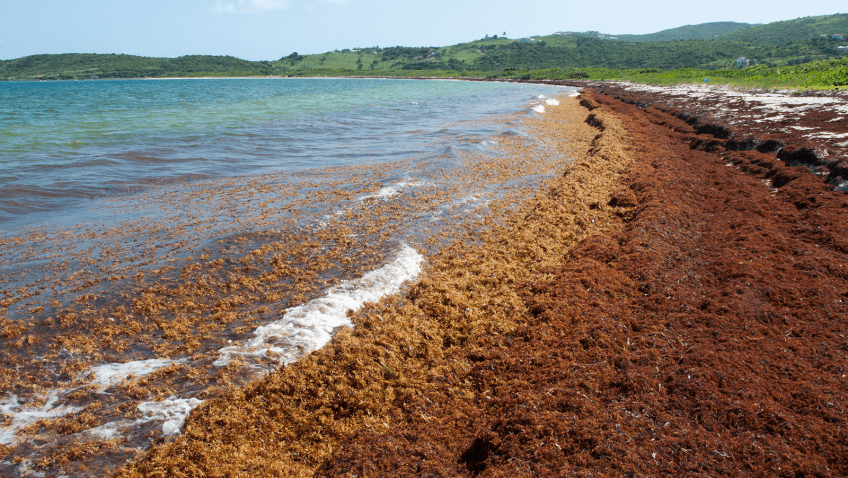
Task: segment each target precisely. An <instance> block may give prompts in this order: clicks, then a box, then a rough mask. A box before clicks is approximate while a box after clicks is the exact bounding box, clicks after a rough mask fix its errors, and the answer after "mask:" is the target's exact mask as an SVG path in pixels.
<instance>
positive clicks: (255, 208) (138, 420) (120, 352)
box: [0, 79, 568, 476]
mask: <svg viewBox="0 0 848 478" xmlns="http://www.w3.org/2000/svg"><path fill="white" fill-rule="evenodd" d="M563 92H564V90H563V89H560V88H556V87H549V86H534V85H512V84H502V83H479V82H473V83H472V82H469V83H465V82H456V81H407V80H301V79H298V80H289V79H279V80H265V79H263V80H248V79H243V80H169V81H96V82H62V83H26V84H24V83H0V95H2V97H3V99H4V101H2V102H0V104H2V106H0V108H2V111H0V115H2V117H4V118H11V120H10V121H9V122H4V123H2V125H3V126H2V127H0V128H2V131H0V138H3V140H2V143H0V157H2V158H3V159H2V160H0V171H2V176H0V185H2V191H3V193H0V211H2V214H3V216H2V218H0V221H2V222H0V226H2V227H3V228H4V230H3V232H2V233H0V246H2V247H0V339H2V341H3V347H2V350H0V360H1V361H2V370H0V379H2V380H0V384H2V389H0V412H2V413H3V418H2V420H0V447H3V446H4V447H6V448H5V449H3V448H0V452H2V451H4V450H6V451H8V452H9V455H8V456H7V457H6V458H5V459H2V461H0V474H3V475H4V476H6V475H9V476H30V475H32V476H36V475H38V474H40V473H44V474H45V475H44V476H60V475H66V476H92V475H95V476H97V475H102V474H104V473H106V472H108V470H110V469H113V468H114V467H115V466H117V465H118V464H120V463H122V462H123V461H125V460H126V459H127V458H131V457H132V456H134V455H135V454H136V453H138V452H139V451H140V450H143V449H145V448H146V447H148V446H149V444H150V443H151V442H152V441H153V440H155V439H157V438H159V437H163V436H164V437H166V438H167V437H168V436H171V435H173V434H176V433H179V428H180V425H181V423H182V420H183V419H184V417H185V415H186V414H188V413H189V412H190V410H191V409H192V408H194V407H196V406H198V405H199V404H201V403H202V401H203V400H205V399H208V398H210V397H214V396H215V395H216V393H218V391H219V390H221V389H223V388H226V387H231V386H235V385H238V384H241V383H244V382H245V381H247V380H250V379H251V378H254V377H256V376H257V374H262V373H266V372H268V371H270V370H273V369H274V368H275V367H278V366H280V365H281V364H285V363H289V362H291V361H294V360H297V359H298V358H299V357H301V356H303V355H304V354H307V353H309V352H310V351H312V350H314V349H316V348H318V347H320V346H321V345H323V344H324V343H326V341H327V340H329V339H330V338H331V337H332V334H333V333H334V331H335V330H337V329H338V328H339V327H343V326H347V325H349V324H350V321H349V317H348V314H347V311H348V310H356V309H357V308H359V307H361V306H362V304H363V303H365V302H369V301H376V300H379V299H380V297H382V296H384V295H386V294H391V293H394V292H396V291H398V290H399V289H400V288H401V287H402V286H403V284H404V283H405V282H406V281H408V280H411V279H413V278H415V277H417V275H418V274H419V273H420V271H421V269H422V267H424V266H425V257H426V254H427V253H429V252H432V251H434V250H437V249H438V248H439V247H440V245H441V244H444V243H445V241H449V240H451V238H452V237H454V236H455V234H456V232H457V231H461V230H464V229H463V228H465V227H468V225H469V224H470V223H471V222H473V221H475V220H476V219H478V218H480V217H482V216H484V215H485V214H486V212H487V211H488V210H490V209H492V208H504V207H509V205H510V204H513V203H514V201H516V200H518V199H520V198H523V197H527V195H529V194H531V193H532V192H533V190H534V188H535V187H537V186H538V185H539V184H540V181H542V180H543V179H544V178H546V177H549V176H550V175H551V174H555V173H557V172H558V171H560V170H561V167H562V165H563V164H564V163H565V162H567V161H568V158H563V157H561V156H560V155H558V154H557V152H556V151H548V150H547V149H546V147H545V139H544V138H539V137H536V136H534V135H533V134H532V131H531V130H532V128H528V125H529V124H531V123H532V118H533V117H534V116H536V115H541V114H544V109H543V108H539V107H540V106H542V105H543V104H546V105H555V104H556V103H555V102H554V101H552V100H551V99H549V98H547V96H551V95H556V94H562V93H563ZM5 100H10V102H9V103H7V102H6V101H5ZM10 104H17V105H18V106H17V108H13V107H11V106H10ZM534 108H535V109H534ZM75 141H77V142H78V143H75ZM518 145H524V147H531V148H532V151H534V153H533V155H531V156H521V157H516V155H513V154H510V153H511V152H512V151H514V150H515V148H516V147H517V146H518ZM530 150H531V149H525V150H524V151H530ZM92 444H95V445H96V448H97V450H98V451H97V452H91V451H90V450H91V449H92V446H93V445H92ZM79 450H88V451H86V452H85V453H82V452H80V451H79ZM24 457H25V458H26V459H23V458H24ZM69 457H72V458H69ZM80 457H81V458H80ZM16 458H17V460H16ZM22 459H23V461H21V460H22ZM38 476H41V475H38Z"/></svg>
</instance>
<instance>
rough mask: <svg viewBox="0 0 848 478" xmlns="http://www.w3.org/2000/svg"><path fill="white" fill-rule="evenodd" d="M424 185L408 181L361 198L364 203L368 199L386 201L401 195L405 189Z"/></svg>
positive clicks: (384, 187)
mask: <svg viewBox="0 0 848 478" xmlns="http://www.w3.org/2000/svg"><path fill="white" fill-rule="evenodd" d="M423 185H424V183H422V182H418V181H412V180H410V179H406V180H403V181H400V182H398V183H395V184H392V185H391V186H383V187H382V188H380V190H379V191H377V192H375V193H374V194H369V195H367V196H363V197H361V198H360V200H361V201H364V200H366V199H385V198H389V197H392V196H397V194H398V193H400V191H401V190H403V189H406V188H415V187H420V186H423Z"/></svg>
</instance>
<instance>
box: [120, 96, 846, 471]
mask: <svg viewBox="0 0 848 478" xmlns="http://www.w3.org/2000/svg"><path fill="white" fill-rule="evenodd" d="M606 88H607V89H605V90H604V89H602V88H597V85H596V89H597V90H598V91H591V90H587V91H586V92H585V93H584V95H583V96H582V97H581V98H580V99H579V100H578V99H571V100H569V99H567V98H564V99H563V101H562V106H561V107H560V108H551V109H550V110H549V112H548V115H546V117H547V118H550V120H551V121H552V123H551V124H550V128H551V132H552V133H553V132H554V131H559V134H561V135H566V136H570V139H571V141H572V142H573V145H574V148H575V150H576V151H577V155H576V156H575V160H574V162H573V163H572V164H571V165H570V166H569V167H568V169H567V170H566V171H564V174H563V176H562V177H560V178H557V179H556V180H553V181H552V182H551V183H549V184H547V185H546V186H545V187H544V188H542V190H540V191H539V193H538V194H537V195H536V196H535V197H534V198H533V199H531V200H528V201H527V202H526V203H524V204H523V205H522V206H521V207H520V208H519V210H518V211H517V212H516V213H515V214H513V215H508V216H507V217H506V220H505V221H504V222H503V223H501V224H497V223H492V224H491V225H489V226H488V227H487V228H485V229H482V230H479V231H477V232H476V233H475V234H474V235H473V238H474V240H473V241H460V242H458V243H456V244H455V245H453V246H451V247H449V248H447V249H445V250H443V251H442V252H440V253H438V254H437V255H436V257H432V258H429V260H430V266H429V267H428V269H427V271H426V272H425V275H424V277H423V278H422V279H421V280H419V281H417V282H416V283H415V284H414V285H413V286H412V287H411V288H410V289H409V291H408V292H407V293H406V294H405V295H403V297H396V298H394V299H391V300H387V301H384V302H381V303H379V304H374V305H371V306H367V307H366V308H365V309H364V310H363V311H361V312H360V313H358V314H356V315H355V317H354V322H355V324H356V327H355V328H353V329H345V330H343V331H342V332H340V333H339V334H338V335H337V336H336V337H335V338H334V339H333V341H331V342H330V344H328V345H327V346H326V347H325V348H323V349H321V350H319V351H316V352H314V353H313V354H311V355H309V356H308V357H306V358H305V359H304V360H302V361H300V362H298V363H296V364H293V365H290V366H287V367H285V368H284V369H282V370H280V371H278V372H276V373H274V374H272V375H270V376H268V377H266V378H265V379H262V380H260V381H258V382H255V383H252V384H250V385H248V386H246V387H243V388H238V389H234V390H230V391H228V392H227V393H226V395H225V396H223V397H221V398H218V399H215V400H213V401H210V403H207V404H206V405H204V406H203V407H200V408H199V409H197V410H196V411H195V413H193V414H192V416H191V417H190V418H189V419H188V421H187V424H186V427H185V430H184V434H183V435H181V436H179V437H177V438H176V439H174V440H173V441H170V442H166V443H162V444H159V445H157V446H156V447H154V448H153V449H152V450H151V451H150V452H149V453H148V454H146V456H145V457H143V458H142V459H141V460H139V461H138V462H136V463H134V464H131V465H129V466H128V467H127V468H125V469H123V470H121V471H119V472H118V474H117V476H122V477H135V476H162V475H175V474H178V473H194V474H207V475H209V476H223V475H224V474H231V475H232V476H251V475H255V474H257V473H261V474H264V475H267V476H313V475H316V474H317V475H319V476H339V475H345V474H355V475H358V476H383V475H389V474H391V475H392V476H421V475H426V474H434V475H439V476H446V475H450V476H477V475H480V474H483V475H485V476H503V475H507V474H509V475H515V474H519V475H522V476H523V475H527V476H529V475H559V476H562V475H568V474H580V473H590V474H593V475H597V476H627V475H633V476H635V475H651V476H657V475H663V476H666V475H667V476H680V475H683V474H691V473H707V474H720V475H751V476H775V475H782V474H785V475H787V476H791V475H792V474H795V475H798V474H817V475H819V476H842V475H845V474H846V473H848V463H846V461H845V458H844V457H845V456H848V449H846V448H845V443H848V440H846V438H848V437H846V418H845V415H844V406H845V404H846V402H848V388H846V385H845V384H846V383H847V382H846V380H845V374H846V373H848V358H846V354H845V353H844V351H845V348H844V347H845V339H844V335H843V334H844V331H845V330H846V326H848V309H846V303H848V296H846V295H845V292H844V291H845V290H848V271H846V269H845V268H846V255H848V242H846V241H848V234H846V231H845V227H846V226H845V225H846V224H848V203H847V202H846V195H845V194H844V193H843V192H841V191H834V188H839V187H840V184H841V181H842V179H841V178H842V176H841V173H840V171H841V169H840V168H841V167H842V166H840V164H841V163H840V161H841V159H840V157H838V156H836V154H841V153H840V152H839V151H840V150H838V149H828V152H827V153H826V152H825V151H824V150H823V149H825V148H821V146H820V144H821V143H816V142H815V141H813V140H815V139H821V140H824V141H828V140H831V139H832V138H828V137H827V136H826V135H825V136H823V137H821V138H810V137H809V136H805V133H803V132H804V131H809V130H804V129H793V128H791V127H789V126H794V125H795V124H789V126H787V125H786V124H784V123H782V121H783V118H782V119H780V120H777V121H774V120H771V122H769V117H773V116H776V114H774V115H772V114H770V113H767V114H765V115H764V116H762V118H760V119H763V120H764V121H762V122H758V123H757V124H756V125H755V126H756V127H757V128H765V132H768V133H770V134H769V136H771V133H772V132H773V131H777V130H780V131H781V133H782V136H780V137H779V138H778V139H777V140H775V142H778V143H781V146H780V148H779V149H778V150H776V151H775V150H773V149H772V147H771V145H773V143H769V142H768V139H771V138H768V139H763V138H762V137H761V136H758V135H757V131H761V133H760V134H761V135H764V134H762V131H763V130H762V129H760V130H754V129H750V130H746V129H745V128H746V124H745V123H744V122H740V123H738V124H726V123H727V122H726V121H725V124H724V125H720V126H721V127H717V125H719V123H718V122H717V121H706V118H707V115H706V114H702V115H693V113H692V111H693V110H694V111H704V110H706V111H707V112H710V111H711V110H710V108H715V111H718V109H719V108H724V106H720V107H717V106H716V105H717V104H719V103H716V102H715V100H716V99H715V98H713V99H711V100H709V101H702V102H699V101H698V100H697V99H693V98H691V97H690V98H689V99H688V101H686V102H685V104H683V105H682V107H681V105H675V104H674V103H673V99H672V100H670V99H669V96H668V95H666V96H663V92H662V91H659V92H645V91H634V90H633V89H626V88H622V87H621V86H620V85H606ZM616 88H617V89H616ZM710 101H713V102H712V103H711V102H710ZM739 101H741V102H742V103H740V105H748V106H747V109H748V110H752V109H755V108H751V104H750V103H744V102H745V101H751V100H745V99H739ZM787 101H788V100H787ZM722 105H724V104H722ZM754 106H758V105H754ZM699 107H700V109H698V108H699ZM724 109H726V108H724ZM740 110H741V109H740ZM801 111H804V110H801ZM839 111H840V110H833V111H831V113H833V114H834V115H836V116H838V114H839ZM709 116H710V117H711V118H718V120H721V117H718V116H717V115H713V114H710V115H709ZM733 116H735V115H733V114H730V115H729V116H728V117H733ZM803 116H804V115H800V116H799V117H797V118H796V119H795V120H801V121H803ZM795 120H791V121H795ZM810 121H813V122H815V123H816V124H817V125H818V126H820V128H819V130H817V131H819V132H826V131H824V129H825V128H827V127H831V125H834V126H832V128H837V129H838V128H841V127H842V125H841V124H837V122H827V121H825V120H823V119H822V118H821V117H818V119H816V118H814V117H813V118H811V119H810ZM823 121H825V122H827V123H828V124H825V125H822V124H821V123H822V122H823ZM553 122H559V124H554V123H553ZM751 127H752V128H753V126H751ZM793 131H794V132H797V133H793ZM834 134H836V135H838V134H842V133H841V130H839V131H836V132H835V133H834ZM793 135H794V136H793ZM837 139H838V138H837ZM837 143H838V141H836V142H834V143H832V146H830V147H831V148H839V147H840V146H839V145H838V144H837ZM828 144H829V145H830V144H831V143H828ZM805 148H806V149H805ZM817 148H818V149H817ZM780 151H784V154H785V155H789V156H784V157H781V156H780ZM798 151H812V152H813V155H814V157H815V159H812V157H811V156H810V155H807V154H806V153H798ZM830 151H837V153H836V154H832V153H830ZM805 155H806V156H805ZM787 158H788V159H787ZM804 158H807V159H806V160H805V159H804ZM817 173H818V174H817Z"/></svg>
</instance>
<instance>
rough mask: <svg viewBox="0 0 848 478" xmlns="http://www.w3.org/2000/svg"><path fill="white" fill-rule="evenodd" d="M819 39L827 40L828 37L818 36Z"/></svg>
mask: <svg viewBox="0 0 848 478" xmlns="http://www.w3.org/2000/svg"><path fill="white" fill-rule="evenodd" d="M819 38H821V39H822V40H827V39H828V36H827V35H819Z"/></svg>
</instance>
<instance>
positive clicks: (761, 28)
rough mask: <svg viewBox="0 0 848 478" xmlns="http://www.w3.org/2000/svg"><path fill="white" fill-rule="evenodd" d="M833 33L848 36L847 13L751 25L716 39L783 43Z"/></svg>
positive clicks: (773, 43)
mask: <svg viewBox="0 0 848 478" xmlns="http://www.w3.org/2000/svg"><path fill="white" fill-rule="evenodd" d="M834 33H840V34H842V35H844V36H845V37H846V38H848V14H845V13H837V14H835V15H825V16H820V17H804V18H796V19H795V20H786V21H782V22H774V23H769V24H766V25H753V26H750V27H748V28H744V29H742V30H738V31H735V32H731V33H727V34H725V35H722V36H721V37H720V38H717V40H719V41H741V42H751V43H770V44H772V45H783V44H787V43H794V42H798V41H805V40H809V39H811V38H818V37H819V35H833V34H834Z"/></svg>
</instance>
